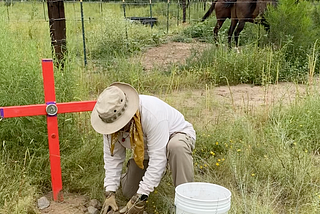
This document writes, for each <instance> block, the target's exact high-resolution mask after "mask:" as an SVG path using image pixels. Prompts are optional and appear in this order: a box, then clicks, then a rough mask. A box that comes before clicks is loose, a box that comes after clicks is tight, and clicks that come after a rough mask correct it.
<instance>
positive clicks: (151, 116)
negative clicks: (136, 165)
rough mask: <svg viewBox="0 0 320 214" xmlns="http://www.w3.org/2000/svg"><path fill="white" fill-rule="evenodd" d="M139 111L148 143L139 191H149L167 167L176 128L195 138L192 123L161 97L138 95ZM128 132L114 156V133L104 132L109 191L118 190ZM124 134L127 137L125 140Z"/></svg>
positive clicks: (143, 192)
mask: <svg viewBox="0 0 320 214" xmlns="http://www.w3.org/2000/svg"><path fill="white" fill-rule="evenodd" d="M139 98H140V104H139V111H140V115H141V125H142V130H143V138H144V144H145V159H149V164H148V167H147V169H146V172H145V174H144V176H143V177H142V181H141V182H140V184H139V189H138V191H137V193H139V194H146V195H149V193H150V192H153V190H154V188H155V187H157V186H158V185H159V183H160V180H161V178H162V175H163V172H164V170H165V168H166V164H167V157H166V146H167V143H168V141H169V137H170V135H171V134H172V133H174V132H184V133H186V134H188V135H189V136H191V137H193V138H194V139H196V134H195V130H194V129H193V126H192V125H191V124H190V123H189V122H187V121H186V120H185V119H184V116H183V115H182V114H181V113H180V112H179V111H178V110H176V109H175V108H173V107H171V106H170V105H168V104H167V103H165V102H163V101H162V100H160V99H158V98H156V97H153V96H147V95H139ZM128 134H129V133H124V136H119V143H116V144H115V148H114V151H113V157H111V154H110V144H111V141H110V140H111V136H110V135H103V139H104V168H105V179H104V187H105V189H106V191H116V190H117V189H118V187H119V185H120V178H121V172H122V164H123V162H124V160H125V157H126V148H128V149H131V148H130V139H129V137H127V136H128ZM122 137H126V140H125V141H124V142H122V140H121V139H122Z"/></svg>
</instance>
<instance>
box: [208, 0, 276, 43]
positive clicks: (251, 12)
mask: <svg viewBox="0 0 320 214" xmlns="http://www.w3.org/2000/svg"><path fill="white" fill-rule="evenodd" d="M276 1H277V0H215V1H214V2H212V5H211V7H210V8H209V10H208V11H207V12H206V14H205V15H204V16H203V17H202V21H204V20H205V19H206V18H208V17H209V16H210V15H211V13H212V12H213V11H215V13H216V17H217V23H216V26H215V27H214V30H213V32H214V37H215V40H216V41H217V40H218V31H219V29H220V28H221V27H222V25H223V23H224V21H225V20H226V19H228V18H229V19H231V25H230V28H229V31H228V44H229V47H231V38H232V35H233V32H234V30H235V32H234V39H235V43H236V46H238V40H239V34H240V32H241V31H242V30H243V28H244V26H245V23H246V22H251V23H260V24H262V25H263V26H264V27H265V29H266V30H267V31H269V29H270V27H269V25H268V23H267V22H266V20H265V19H264V17H263V14H264V12H265V11H266V9H267V5H268V4H272V5H276ZM258 16H261V21H260V22H257V20H256V18H257V17H258Z"/></svg>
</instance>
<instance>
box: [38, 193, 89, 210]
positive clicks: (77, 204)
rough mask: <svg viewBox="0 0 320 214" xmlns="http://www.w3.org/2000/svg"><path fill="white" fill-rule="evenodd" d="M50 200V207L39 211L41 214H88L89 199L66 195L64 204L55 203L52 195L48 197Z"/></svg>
mask: <svg viewBox="0 0 320 214" xmlns="http://www.w3.org/2000/svg"><path fill="white" fill-rule="evenodd" d="M47 198H48V199H50V206H49V207H48V208H45V209H43V210H39V211H40V213H41V214H84V213H86V211H87V209H86V206H85V205H86V204H87V203H88V200H89V199H88V198H87V197H85V196H83V195H77V194H64V200H63V201H62V202H55V201H53V200H52V197H51V195H48V196H47Z"/></svg>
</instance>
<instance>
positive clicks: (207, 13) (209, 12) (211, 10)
mask: <svg viewBox="0 0 320 214" xmlns="http://www.w3.org/2000/svg"><path fill="white" fill-rule="evenodd" d="M216 2H217V0H216V1H214V2H212V4H211V7H210V8H209V10H208V11H207V12H206V14H204V16H203V17H202V20H201V21H202V22H203V21H204V20H206V19H207V18H208V17H209V16H210V15H211V13H212V12H213V11H214V8H215V6H216Z"/></svg>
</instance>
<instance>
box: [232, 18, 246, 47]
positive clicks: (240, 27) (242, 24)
mask: <svg viewBox="0 0 320 214" xmlns="http://www.w3.org/2000/svg"><path fill="white" fill-rule="evenodd" d="M245 23H246V22H245V21H244V20H241V21H240V22H239V24H238V27H237V29H236V31H235V32H234V40H235V42H236V47H238V44H239V43H238V42H239V35H240V32H241V31H242V30H243V28H244V25H245Z"/></svg>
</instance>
